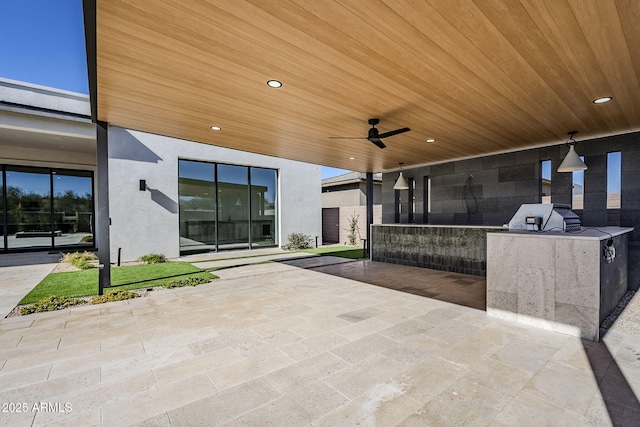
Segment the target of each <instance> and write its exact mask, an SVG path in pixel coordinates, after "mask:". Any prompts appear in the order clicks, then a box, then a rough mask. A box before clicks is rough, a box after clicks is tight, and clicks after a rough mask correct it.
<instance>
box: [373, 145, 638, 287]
mask: <svg viewBox="0 0 640 427" xmlns="http://www.w3.org/2000/svg"><path fill="white" fill-rule="evenodd" d="M576 150H577V151H578V153H579V154H580V155H584V157H585V163H586V164H587V166H588V169H587V170H586V171H585V174H584V180H585V185H584V209H583V210H580V211H576V213H577V214H578V215H580V217H581V219H582V224H583V226H585V227H603V226H607V225H616V226H622V227H634V228H635V230H634V231H633V232H632V233H631V235H630V236H629V288H630V289H638V288H639V287H640V133H638V132H636V133H629V134H624V135H615V136H610V137H605V138H599V139H593V140H587V141H579V142H578V145H577V148H576ZM612 151H620V152H621V153H622V190H621V209H616V210H611V209H609V210H607V208H606V206H607V205H606V202H607V188H606V182H607V172H606V165H607V153H608V152H612ZM566 153H567V148H566V146H565V145H564V144H562V145H557V146H551V147H544V148H538V149H531V150H524V151H518V152H513V153H506V154H499V155H493V156H486V157H478V158H473V159H466V160H460V161H454V162H449V163H442V164H436V165H430V166H424V167H420V168H413V169H405V170H404V176H405V177H406V178H407V179H408V178H414V179H415V181H416V192H415V198H416V213H415V222H416V223H424V222H426V221H428V223H430V224H449V225H466V224H470V225H494V226H495V225H502V224H504V223H507V222H508V221H509V220H510V219H511V217H512V216H513V214H514V213H515V212H516V210H517V209H518V208H519V207H520V205H521V204H523V203H539V201H540V199H539V197H540V191H541V189H540V162H541V161H542V160H551V161H552V176H551V200H552V202H553V203H564V204H569V205H570V204H571V186H572V176H571V174H570V173H559V172H556V169H557V167H558V165H559V164H560V163H561V162H562V160H563V159H564V156H565V155H566ZM397 175H398V174H397V172H393V173H385V174H383V176H382V221H383V223H385V224H387V223H394V222H395V202H396V201H395V190H393V185H394V182H395V180H396V179H397ZM425 176H428V177H430V178H431V213H429V214H428V219H427V220H426V221H425V217H426V216H425V215H424V212H423V194H424V190H423V177H425ZM466 183H468V184H469V185H466V186H465V184H466ZM463 194H464V198H463ZM401 197H405V198H406V197H407V192H406V191H402V192H401ZM400 222H401V223H406V222H407V215H406V214H402V215H401V216H400Z"/></svg>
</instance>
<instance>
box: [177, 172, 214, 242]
mask: <svg viewBox="0 0 640 427" xmlns="http://www.w3.org/2000/svg"><path fill="white" fill-rule="evenodd" d="M178 202H179V203H178V204H179V207H180V250H183V251H187V250H215V249H216V182H215V165H214V164H212V163H203V162H191V161H185V160H180V161H179V163H178Z"/></svg>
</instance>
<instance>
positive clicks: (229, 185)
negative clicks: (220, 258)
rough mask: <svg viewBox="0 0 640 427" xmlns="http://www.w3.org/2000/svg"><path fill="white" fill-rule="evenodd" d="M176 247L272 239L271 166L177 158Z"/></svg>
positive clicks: (260, 243) (186, 249) (273, 199)
mask: <svg viewBox="0 0 640 427" xmlns="http://www.w3.org/2000/svg"><path fill="white" fill-rule="evenodd" d="M178 175H179V176H178V195H179V205H180V250H181V251H182V252H189V251H203V250H221V249H239V248H249V247H262V246H274V245H277V243H278V242H277V228H276V227H277V221H276V218H277V216H276V213H277V199H276V197H277V172H276V171H275V170H273V169H263V168H254V167H248V166H237V165H226V164H214V163H205V162H198V161H192V160H180V161H179V167H178Z"/></svg>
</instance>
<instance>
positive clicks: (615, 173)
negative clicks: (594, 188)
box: [607, 151, 622, 209]
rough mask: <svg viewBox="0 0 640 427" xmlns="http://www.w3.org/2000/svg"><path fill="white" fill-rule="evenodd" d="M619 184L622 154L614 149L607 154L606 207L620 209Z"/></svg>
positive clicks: (620, 183)
mask: <svg viewBox="0 0 640 427" xmlns="http://www.w3.org/2000/svg"><path fill="white" fill-rule="evenodd" d="M621 185H622V154H621V153H620V151H614V152H611V153H608V154H607V209H620V187H621Z"/></svg>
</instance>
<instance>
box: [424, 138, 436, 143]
mask: <svg viewBox="0 0 640 427" xmlns="http://www.w3.org/2000/svg"><path fill="white" fill-rule="evenodd" d="M425 141H426V142H436V140H435V139H434V138H427V139H425Z"/></svg>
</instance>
